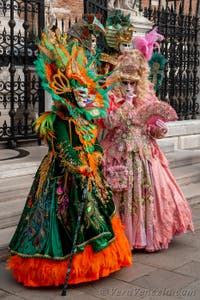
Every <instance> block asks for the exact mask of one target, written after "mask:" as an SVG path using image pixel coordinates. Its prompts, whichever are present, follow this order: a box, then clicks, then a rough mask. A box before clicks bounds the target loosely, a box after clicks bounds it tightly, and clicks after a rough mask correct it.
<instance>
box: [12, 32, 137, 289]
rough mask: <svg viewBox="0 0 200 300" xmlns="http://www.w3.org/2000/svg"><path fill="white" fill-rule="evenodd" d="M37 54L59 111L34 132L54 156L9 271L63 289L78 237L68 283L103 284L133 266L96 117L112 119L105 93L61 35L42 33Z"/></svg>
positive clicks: (32, 199) (27, 210) (17, 237)
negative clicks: (105, 169) (102, 280)
mask: <svg viewBox="0 0 200 300" xmlns="http://www.w3.org/2000/svg"><path fill="white" fill-rule="evenodd" d="M39 49H40V54H39V56H38V59H37V61H36V68H37V72H38V74H39V76H40V77H41V79H42V85H43V87H44V89H45V90H46V91H48V92H49V93H50V94H51V96H52V98H53V100H54V106H53V107H52V111H50V112H45V113H43V115H41V116H40V117H39V118H38V119H37V120H36V122H35V130H36V131H37V132H38V133H39V134H40V136H41V137H43V138H44V139H45V140H46V141H47V143H48V147H49V150H48V153H47V155H46V156H45V157H44V159H43V160H42V162H41V164H40V166H39V168H38V170H37V172H36V175H35V179H34V181H33V184H32V187H31V190H30V192H29V195H28V197H27V201H26V204H25V207H24V210H23V213H22V216H21V219H20V221H19V224H18V226H17V229H16V231H15V233H14V236H13V238H12V240H11V242H10V252H11V256H10V257H9V259H8V268H9V269H12V270H13V275H14V277H15V278H16V279H17V280H18V282H22V283H23V284H24V285H25V286H32V287H36V286H53V285H55V286H58V285H60V284H64V283H65V279H66V271H67V268H68V266H69V257H70V254H71V253H72V247H73V242H74V237H75V234H77V237H76V245H75V249H73V251H74V255H73V259H72V263H71V269H70V276H69V281H68V282H69V284H76V283H80V282H87V281H92V280H97V279H99V278H100V277H105V276H108V275H109V274H110V273H112V272H115V271H117V270H119V269H120V268H121V267H122V266H129V265H131V262H132V255H131V252H130V247H129V243H128V240H127V239H126V237H125V235H124V230H123V226H122V224H121V222H120V220H119V219H118V217H117V216H116V212H115V206H114V203H113V200H112V193H111V190H110V188H109V186H108V184H107V183H106V181H105V180H104V178H103V175H102V172H101V160H102V155H103V153H102V149H101V147H100V145H99V144H98V142H97V140H96V137H97V133H98V126H97V124H96V122H95V119H98V118H101V117H104V116H105V114H106V110H107V107H108V104H109V103H108V98H107V89H106V88H105V87H104V86H101V85H100V83H99V82H98V78H97V77H96V75H95V74H94V73H93V72H92V71H91V70H90V68H89V63H88V60H87V57H86V55H85V52H84V49H83V48H82V47H81V46H79V45H78V44H77V43H74V44H73V45H71V44H70V47H69V46H67V45H66V41H65V39H64V38H63V37H62V35H61V34H60V33H59V32H58V31H56V32H54V33H53V32H50V33H45V32H44V33H43V34H42V38H41V40H40V41H39ZM107 84H108V83H107ZM110 84H111V83H110ZM83 192H85V196H84V198H85V200H84V209H83V214H82V217H81V218H80V219H79V221H80V224H79V225H80V226H79V230H78V232H77V218H78V217H79V216H80V208H81V203H82V197H83Z"/></svg>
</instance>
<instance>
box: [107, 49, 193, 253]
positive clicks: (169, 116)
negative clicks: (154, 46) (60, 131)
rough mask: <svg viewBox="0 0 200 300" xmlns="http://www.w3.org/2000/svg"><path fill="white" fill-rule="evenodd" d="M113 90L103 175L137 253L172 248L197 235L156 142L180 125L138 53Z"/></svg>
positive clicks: (122, 63)
mask: <svg viewBox="0 0 200 300" xmlns="http://www.w3.org/2000/svg"><path fill="white" fill-rule="evenodd" d="M115 75H117V76H118V84H117V85H116V86H115V87H114V88H113V90H111V91H110V92H109V93H110V95H109V96H110V101H111V109H110V110H109V112H108V115H107V117H106V119H105V120H104V126H106V135H105V137H104V138H103V140H102V141H101V145H102V147H103V150H104V161H103V166H104V167H103V168H104V175H105V177H106V178H107V180H108V182H109V183H110V185H111V188H112V191H113V198H114V202H115V205H116V208H117V212H118V214H119V216H120V218H121V220H122V223H123V224H124V225H125V233H126V236H127V237H128V240H129V242H130V246H131V248H132V249H135V248H138V249H142V248H143V249H145V250H146V251H149V252H153V251H156V250H159V249H163V248H168V245H169V243H170V241H171V240H172V238H173V237H174V236H175V235H177V234H180V233H184V232H186V231H188V230H189V231H193V230H194V229H193V223H192V216H191V211H190V207H189V205H188V203H187V201H186V199H185V197H184V195H183V193H182V191H181V190H180V187H179V186H178V184H177V183H176V181H175V179H174V177H173V175H172V173H171V171H170V169H169V166H168V161H167V159H166V157H165V156H164V154H163V152H162V151H161V149H160V148H159V146H158V144H157V142H156V138H162V137H164V135H165V134H166V132H167V127H166V125H165V123H166V122H167V121H172V120H176V119H177V115H176V113H175V111H174V109H173V108H172V107H171V106H170V105H168V104H167V103H165V102H162V101H159V100H158V99H157V97H156V96H155V94H154V90H153V86H152V84H151V83H150V82H149V80H148V76H149V67H148V62H147V60H146V58H145V57H144V55H143V54H142V53H141V52H140V51H139V50H137V49H134V50H131V51H129V52H125V53H124V54H123V56H121V57H120V58H119V62H118V65H117V67H116V72H115Z"/></svg>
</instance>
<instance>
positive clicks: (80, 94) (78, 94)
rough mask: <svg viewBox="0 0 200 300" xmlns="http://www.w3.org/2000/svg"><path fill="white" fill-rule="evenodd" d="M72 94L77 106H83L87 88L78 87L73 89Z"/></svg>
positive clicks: (86, 99) (86, 98) (85, 102)
mask: <svg viewBox="0 0 200 300" xmlns="http://www.w3.org/2000/svg"><path fill="white" fill-rule="evenodd" d="M74 96H75V99H76V102H77V105H78V106H79V107H85V106H86V105H87V101H88V88H86V87H78V88H76V89H74Z"/></svg>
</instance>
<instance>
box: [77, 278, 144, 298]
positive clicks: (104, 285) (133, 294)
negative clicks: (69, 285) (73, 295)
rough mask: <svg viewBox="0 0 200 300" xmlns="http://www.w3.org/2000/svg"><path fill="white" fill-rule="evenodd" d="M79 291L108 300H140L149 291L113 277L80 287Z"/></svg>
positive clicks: (78, 287)
mask: <svg viewBox="0 0 200 300" xmlns="http://www.w3.org/2000/svg"><path fill="white" fill-rule="evenodd" d="M77 289H78V290H80V291H84V292H85V293H87V294H89V295H93V296H95V297H100V298H102V299H106V300H116V299H117V300H130V299H134V300H139V299H142V298H143V297H144V295H145V292H146V290H147V289H145V288H143V287H142V288H141V287H139V286H136V285H133V284H129V283H126V282H123V281H121V280H117V279H114V278H111V277H107V278H102V279H100V280H98V281H96V282H93V283H90V284H85V285H83V284H82V285H79V286H77Z"/></svg>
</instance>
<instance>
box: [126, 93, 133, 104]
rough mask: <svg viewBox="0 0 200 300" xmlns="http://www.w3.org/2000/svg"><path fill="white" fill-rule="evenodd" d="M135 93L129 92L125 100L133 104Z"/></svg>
mask: <svg viewBox="0 0 200 300" xmlns="http://www.w3.org/2000/svg"><path fill="white" fill-rule="evenodd" d="M135 96H136V95H135V94H134V93H132V92H130V93H127V94H126V96H125V100H126V102H128V103H129V104H133V99H134V98H135Z"/></svg>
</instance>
